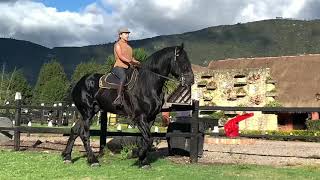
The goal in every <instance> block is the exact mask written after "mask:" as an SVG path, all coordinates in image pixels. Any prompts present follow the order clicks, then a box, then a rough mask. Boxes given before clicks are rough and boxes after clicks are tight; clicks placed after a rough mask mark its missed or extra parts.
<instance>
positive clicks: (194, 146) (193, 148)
mask: <svg viewBox="0 0 320 180" xmlns="http://www.w3.org/2000/svg"><path fill="white" fill-rule="evenodd" d="M193 103H194V109H193V111H192V119H191V137H190V162H191V163H197V162H198V154H199V149H198V145H199V122H198V114H199V101H194V102H193Z"/></svg>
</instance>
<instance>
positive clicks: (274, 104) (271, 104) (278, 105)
mask: <svg viewBox="0 0 320 180" xmlns="http://www.w3.org/2000/svg"><path fill="white" fill-rule="evenodd" d="M264 107H282V104H281V103H280V102H279V101H271V102H268V103H267V104H266V105H264Z"/></svg>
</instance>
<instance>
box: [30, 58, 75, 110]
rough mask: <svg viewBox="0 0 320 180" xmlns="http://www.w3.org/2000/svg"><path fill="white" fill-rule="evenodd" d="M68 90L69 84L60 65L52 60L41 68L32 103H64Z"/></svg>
mask: <svg viewBox="0 0 320 180" xmlns="http://www.w3.org/2000/svg"><path fill="white" fill-rule="evenodd" d="M49 88H51V89H49ZM68 88H70V83H69V81H68V79H67V75H66V73H65V72H64V69H63V67H62V65H61V64H60V63H59V62H57V61H56V60H52V61H51V62H49V63H45V64H44V65H43V66H42V67H41V70H40V73H39V76H38V81H37V83H36V86H35V89H34V94H33V103H34V104H39V103H42V102H43V103H53V102H56V101H60V102H61V101H64V100H65V98H66V97H67V92H68Z"/></svg>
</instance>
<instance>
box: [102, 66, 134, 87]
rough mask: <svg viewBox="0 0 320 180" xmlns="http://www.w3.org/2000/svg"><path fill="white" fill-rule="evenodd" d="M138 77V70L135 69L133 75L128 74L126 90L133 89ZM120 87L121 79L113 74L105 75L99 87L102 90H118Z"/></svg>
mask: <svg viewBox="0 0 320 180" xmlns="http://www.w3.org/2000/svg"><path fill="white" fill-rule="evenodd" d="M138 75H139V71H138V69H137V68H134V69H133V70H132V73H131V74H130V73H128V75H127V80H126V83H125V85H124V89H131V88H133V86H134V84H135V82H136V80H137V77H138ZM119 85H120V79H119V78H118V77H117V76H116V75H115V74H113V73H108V74H105V75H103V76H102V77H101V78H100V79H99V87H100V88H102V89H118V88H119Z"/></svg>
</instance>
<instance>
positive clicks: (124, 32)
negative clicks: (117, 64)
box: [118, 28, 130, 41]
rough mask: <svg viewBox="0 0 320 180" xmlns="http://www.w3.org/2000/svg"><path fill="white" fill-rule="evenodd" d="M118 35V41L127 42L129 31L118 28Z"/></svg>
mask: <svg viewBox="0 0 320 180" xmlns="http://www.w3.org/2000/svg"><path fill="white" fill-rule="evenodd" d="M118 34H119V39H123V40H125V41H128V39H129V34H130V31H129V29H128V28H120V29H119V30H118Z"/></svg>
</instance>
